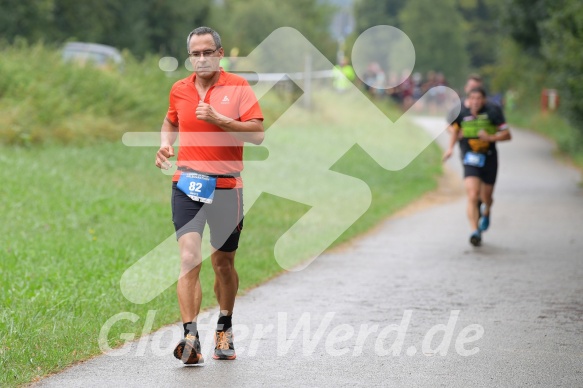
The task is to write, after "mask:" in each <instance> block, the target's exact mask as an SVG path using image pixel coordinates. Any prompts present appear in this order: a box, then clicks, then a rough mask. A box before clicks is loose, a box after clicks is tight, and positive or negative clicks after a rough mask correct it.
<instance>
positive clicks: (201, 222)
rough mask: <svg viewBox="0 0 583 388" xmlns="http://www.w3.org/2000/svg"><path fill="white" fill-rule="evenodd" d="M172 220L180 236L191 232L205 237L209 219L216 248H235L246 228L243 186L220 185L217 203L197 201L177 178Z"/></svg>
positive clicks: (216, 194)
mask: <svg viewBox="0 0 583 388" xmlns="http://www.w3.org/2000/svg"><path fill="white" fill-rule="evenodd" d="M172 222H173V223H174V229H175V230H176V239H179V238H180V237H181V236H183V235H184V234H185V233H189V232H198V233H199V234H200V235H201V237H202V233H203V231H204V227H205V225H206V224H207V223H208V225H209V229H210V233H211V235H210V237H211V245H212V246H213V248H215V249H218V250H220V251H223V252H233V251H235V250H237V248H238V247H239V237H240V236H241V230H242V229H243V189H216V190H215V196H214V200H213V203H211V204H207V203H202V202H196V201H193V200H192V199H190V197H188V196H187V195H186V194H184V193H183V192H182V191H181V190H180V189H178V188H177V187H176V182H173V183H172Z"/></svg>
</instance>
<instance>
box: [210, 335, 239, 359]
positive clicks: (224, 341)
mask: <svg viewBox="0 0 583 388" xmlns="http://www.w3.org/2000/svg"><path fill="white" fill-rule="evenodd" d="M213 358H214V359H215V360H234V359H235V358H237V355H236V354H235V346H234V345H233V330H232V329H229V330H227V331H222V330H221V331H216V332H215V352H214V354H213Z"/></svg>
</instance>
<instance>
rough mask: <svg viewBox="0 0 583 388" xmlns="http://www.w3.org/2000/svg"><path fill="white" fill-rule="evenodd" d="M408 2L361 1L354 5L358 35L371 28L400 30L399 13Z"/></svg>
mask: <svg viewBox="0 0 583 388" xmlns="http://www.w3.org/2000/svg"><path fill="white" fill-rule="evenodd" d="M405 3H406V0H360V1H357V2H356V3H355V4H354V15H355V19H356V34H357V35H360V34H361V33H362V32H363V31H365V30H367V29H369V28H370V27H374V26H380V25H389V26H393V27H397V28H399V23H400V21H399V18H398V15H399V12H400V11H401V9H402V8H403V6H404V5H405Z"/></svg>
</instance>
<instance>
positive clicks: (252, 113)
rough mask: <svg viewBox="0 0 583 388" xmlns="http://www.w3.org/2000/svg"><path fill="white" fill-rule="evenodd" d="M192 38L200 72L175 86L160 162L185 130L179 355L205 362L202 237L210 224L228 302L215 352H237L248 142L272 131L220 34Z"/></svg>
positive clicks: (218, 290)
mask: <svg viewBox="0 0 583 388" xmlns="http://www.w3.org/2000/svg"><path fill="white" fill-rule="evenodd" d="M186 44H187V50H188V54H189V56H190V61H191V63H192V66H193V68H194V73H193V74H192V75H190V76H189V77H187V78H185V79H182V80H180V81H178V82H176V83H175V84H174V85H173V86H172V89H171V91H170V98H169V100H170V101H169V102H170V103H169V108H168V112H167V114H166V118H165V119H164V122H163V124H162V129H161V145H160V149H159V150H158V152H157V154H156V166H157V167H159V168H162V169H168V168H170V167H171V166H172V164H171V163H170V161H169V160H168V159H169V158H171V157H173V156H174V148H173V144H174V142H175V141H176V138H177V135H178V133H180V148H179V152H178V158H177V162H176V164H177V167H178V170H177V171H176V173H175V174H174V177H173V179H172V180H173V183H172V220H173V223H174V227H175V229H176V237H177V240H178V246H179V250H180V276H179V278H178V285H177V294H178V303H179V306H180V313H181V316H182V322H183V327H184V339H182V340H181V341H180V342H179V343H178V344H177V345H176V348H175V350H174V356H175V357H176V358H178V359H179V360H181V361H182V362H184V363H185V364H200V363H202V362H203V357H202V355H201V348H200V341H199V334H198V330H197V324H196V318H197V316H198V314H199V311H200V304H201V300H202V291H201V286H200V282H199V273H200V269H201V264H202V259H203V257H202V252H201V239H202V234H203V230H204V227H205V225H206V224H207V223H208V225H209V229H210V241H211V246H212V253H211V262H212V267H213V269H214V272H215V285H214V291H215V294H216V297H217V301H218V304H219V308H220V315H219V319H218V323H217V329H216V333H215V350H214V354H213V358H215V359H220V360H233V359H235V357H236V354H235V347H234V344H233V334H232V319H231V317H232V314H233V307H234V303H235V296H236V294H237V290H238V287H239V278H238V275H237V271H236V270H235V264H234V263H235V253H236V251H237V248H238V245H239V237H240V235H241V230H242V228H243V193H242V188H243V182H242V180H241V177H240V171H241V170H242V169H243V142H250V143H253V144H260V143H261V142H262V141H263V137H264V131H263V115H262V113H261V109H260V107H259V104H258V102H257V99H256V98H255V95H254V94H253V91H252V90H251V88H250V86H249V84H248V83H247V81H246V80H245V79H243V78H241V77H239V76H237V75H234V74H231V73H227V72H225V71H224V70H223V69H222V68H220V67H219V61H220V60H221V58H223V56H224V50H223V48H222V45H221V38H220V36H219V34H218V33H217V32H216V31H214V30H212V29H211V28H208V27H199V28H197V29H195V30H193V31H192V32H191V33H190V34H189V35H188V38H187V43H186Z"/></svg>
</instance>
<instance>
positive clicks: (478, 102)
mask: <svg viewBox="0 0 583 388" xmlns="http://www.w3.org/2000/svg"><path fill="white" fill-rule="evenodd" d="M485 102H486V99H485V98H484V96H482V93H479V92H472V93H470V94H469V95H468V104H469V107H470V110H471V111H472V112H473V113H477V112H478V111H479V110H480V109H482V107H483V106H484V104H485Z"/></svg>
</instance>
